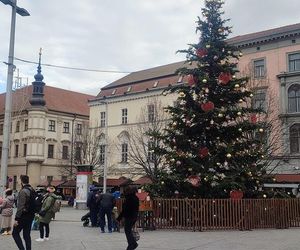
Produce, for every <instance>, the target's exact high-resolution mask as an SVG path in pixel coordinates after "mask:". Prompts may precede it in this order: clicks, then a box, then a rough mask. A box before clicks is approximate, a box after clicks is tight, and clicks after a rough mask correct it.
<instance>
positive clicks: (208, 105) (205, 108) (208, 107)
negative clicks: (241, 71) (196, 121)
mask: <svg viewBox="0 0 300 250" xmlns="http://www.w3.org/2000/svg"><path fill="white" fill-rule="evenodd" d="M214 108H215V104H214V103H213V102H211V101H208V102H206V103H202V104H201V109H202V110H203V111H204V112H209V111H211V110H213V109H214Z"/></svg>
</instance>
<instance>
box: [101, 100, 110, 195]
mask: <svg viewBox="0 0 300 250" xmlns="http://www.w3.org/2000/svg"><path fill="white" fill-rule="evenodd" d="M100 103H101V104H105V148H104V149H105V151H104V153H105V155H104V167H103V193H104V194H105V193H106V189H107V155H108V103H107V101H101V102H100Z"/></svg>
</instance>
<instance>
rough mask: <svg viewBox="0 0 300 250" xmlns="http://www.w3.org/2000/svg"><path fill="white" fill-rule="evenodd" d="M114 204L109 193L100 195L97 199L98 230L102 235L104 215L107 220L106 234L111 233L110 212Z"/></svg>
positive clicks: (114, 201) (112, 197) (113, 199)
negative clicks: (98, 207) (98, 206)
mask: <svg viewBox="0 0 300 250" xmlns="http://www.w3.org/2000/svg"><path fill="white" fill-rule="evenodd" d="M115 204H116V200H115V197H114V196H113V195H112V194H111V193H104V194H101V195H100V197H99V205H100V228H101V232H102V233H104V232H105V231H104V227H105V215H106V218H107V226H108V232H110V233H111V232H112V221H111V220H112V218H111V214H112V210H113V208H114V206H115Z"/></svg>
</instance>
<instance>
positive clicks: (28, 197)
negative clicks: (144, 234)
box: [0, 175, 139, 250]
mask: <svg viewBox="0 0 300 250" xmlns="http://www.w3.org/2000/svg"><path fill="white" fill-rule="evenodd" d="M20 180H21V186H22V188H21V190H20V191H19V192H18V196H17V197H15V196H14V195H13V191H12V190H11V189H7V190H6V191H5V197H4V198H1V197H0V214H1V224H0V228H1V233H2V235H3V236H6V235H12V237H13V239H14V241H15V243H16V245H17V247H18V249H20V250H25V249H26V250H31V235H30V233H31V230H32V229H37V230H39V232H40V237H39V238H38V239H36V241H37V242H43V241H48V240H49V236H50V226H49V224H50V222H51V220H52V219H53V218H54V217H55V213H56V212H57V211H59V209H60V204H61V203H60V200H61V198H62V197H61V196H58V195H56V194H55V188H54V187H51V186H50V187H48V188H47V189H46V190H45V191H43V190H41V191H40V192H38V193H37V192H36V191H35V190H34V189H33V187H31V185H30V184H29V177H28V176H26V175H22V176H21V177H20ZM123 195H124V197H125V201H124V203H123V205H122V211H120V213H119V212H118V210H117V207H116V206H115V205H116V197H115V196H114V195H113V194H112V193H110V192H106V193H101V192H100V191H99V189H97V188H92V189H91V190H90V193H89V194H88V199H87V206H88V208H89V210H90V211H89V214H88V215H87V216H86V217H88V218H89V219H90V221H91V226H92V227H99V228H100V232H101V233H105V228H106V222H107V230H108V231H107V232H108V233H112V232H113V231H118V230H119V224H120V222H121V221H122V220H123V221H124V231H125V235H126V239H127V242H128V247H127V250H134V249H136V248H137V246H138V244H137V242H136V241H137V238H136V237H134V231H133V229H134V227H135V223H136V221H137V218H138V211H139V199H138V197H137V196H136V189H134V188H132V187H126V188H125V189H124V193H123ZM14 207H16V213H15V218H14V220H13V208H14ZM105 218H106V219H105ZM21 231H23V240H24V242H25V246H24V244H23V240H22V238H21V236H20V233H21Z"/></svg>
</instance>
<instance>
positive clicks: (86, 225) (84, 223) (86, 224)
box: [81, 212, 90, 227]
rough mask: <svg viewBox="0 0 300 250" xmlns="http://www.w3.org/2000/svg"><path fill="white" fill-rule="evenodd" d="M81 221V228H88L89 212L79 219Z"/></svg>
mask: <svg viewBox="0 0 300 250" xmlns="http://www.w3.org/2000/svg"><path fill="white" fill-rule="evenodd" d="M81 221H83V224H82V225H83V226H84V227H88V226H89V224H90V212H88V213H86V214H85V215H83V216H82V217H81Z"/></svg>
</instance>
